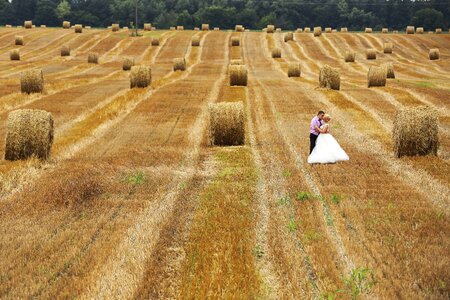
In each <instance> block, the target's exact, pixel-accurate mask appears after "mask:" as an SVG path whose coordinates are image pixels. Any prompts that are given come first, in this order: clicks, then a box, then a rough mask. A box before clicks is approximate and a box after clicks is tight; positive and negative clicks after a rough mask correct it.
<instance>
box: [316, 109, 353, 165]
mask: <svg viewBox="0 0 450 300" xmlns="http://www.w3.org/2000/svg"><path fill="white" fill-rule="evenodd" d="M330 121H331V117H330V115H328V114H325V112H323V111H319V113H318V114H317V116H315V117H314V118H313V119H312V120H311V125H310V126H309V142H310V151H309V157H308V163H309V164H330V163H335V162H337V161H341V160H349V157H348V155H347V153H345V151H344V150H343V149H342V148H341V146H339V143H338V142H337V141H336V140H335V139H334V137H333V136H332V135H331V134H330V124H329V123H330Z"/></svg>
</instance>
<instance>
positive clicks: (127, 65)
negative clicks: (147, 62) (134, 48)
mask: <svg viewBox="0 0 450 300" xmlns="http://www.w3.org/2000/svg"><path fill="white" fill-rule="evenodd" d="M131 67H134V58H125V59H124V60H123V64H122V70H124V71H130V70H131Z"/></svg>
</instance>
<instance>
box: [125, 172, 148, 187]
mask: <svg viewBox="0 0 450 300" xmlns="http://www.w3.org/2000/svg"><path fill="white" fill-rule="evenodd" d="M145 180H146V179H145V175H144V172H142V171H135V172H133V173H131V174H128V175H126V176H125V181H126V183H128V184H132V185H141V184H143V183H144V182H145Z"/></svg>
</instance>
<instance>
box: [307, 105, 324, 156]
mask: <svg viewBox="0 0 450 300" xmlns="http://www.w3.org/2000/svg"><path fill="white" fill-rule="evenodd" d="M324 115H325V112H324V111H319V113H318V114H317V116H315V117H314V118H313V119H312V120H311V124H310V125H309V154H311V152H312V151H313V149H314V147H316V140H317V137H318V136H319V133H320V132H319V128H320V126H322V120H323V116H324Z"/></svg>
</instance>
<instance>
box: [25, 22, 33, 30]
mask: <svg viewBox="0 0 450 300" xmlns="http://www.w3.org/2000/svg"><path fill="white" fill-rule="evenodd" d="M23 27H25V29H31V28H33V22H32V21H25V22H23Z"/></svg>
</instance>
